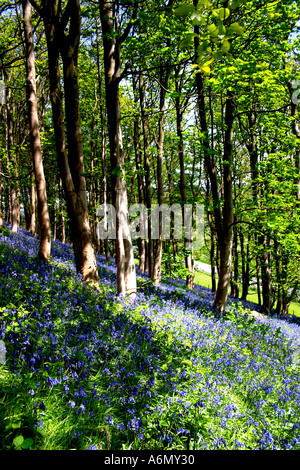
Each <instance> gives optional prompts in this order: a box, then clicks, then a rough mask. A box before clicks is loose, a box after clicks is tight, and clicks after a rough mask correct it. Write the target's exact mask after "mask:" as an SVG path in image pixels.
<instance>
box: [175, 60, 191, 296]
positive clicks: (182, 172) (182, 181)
mask: <svg viewBox="0 0 300 470" xmlns="http://www.w3.org/2000/svg"><path fill="white" fill-rule="evenodd" d="M175 90H176V92H177V97H176V100H175V104H176V131H177V138H178V144H177V148H178V156H179V167H180V183H179V186H180V197H181V204H182V214H183V217H184V205H185V204H187V197H186V178H185V168H184V145H183V129H182V118H183V116H182V110H181V104H180V93H181V88H180V85H179V80H178V69H176V71H175ZM183 220H184V219H183ZM184 258H185V267H186V268H187V269H188V271H189V274H188V275H187V277H186V285H187V286H188V288H189V289H193V287H194V284H193V280H194V269H193V251H192V240H190V239H189V238H187V237H186V236H185V237H184Z"/></svg>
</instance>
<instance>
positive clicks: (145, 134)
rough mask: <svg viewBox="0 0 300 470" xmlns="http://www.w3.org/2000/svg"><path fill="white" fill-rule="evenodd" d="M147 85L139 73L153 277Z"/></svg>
mask: <svg viewBox="0 0 300 470" xmlns="http://www.w3.org/2000/svg"><path fill="white" fill-rule="evenodd" d="M146 87H147V83H146V85H145V84H144V81H143V76H142V72H141V71H140V73H139V100H140V111H141V121H142V129H143V156H144V170H145V196H144V199H145V202H146V207H147V211H148V220H147V227H148V242H147V243H146V263H145V271H148V273H149V277H150V278H152V279H153V277H154V274H153V269H154V253H153V233H152V231H153V230H152V218H151V175H150V161H149V153H148V147H149V142H148V117H147V115H146V112H145V93H146Z"/></svg>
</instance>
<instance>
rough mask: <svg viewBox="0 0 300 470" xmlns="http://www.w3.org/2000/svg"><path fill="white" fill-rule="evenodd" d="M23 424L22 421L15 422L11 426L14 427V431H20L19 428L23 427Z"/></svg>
mask: <svg viewBox="0 0 300 470" xmlns="http://www.w3.org/2000/svg"><path fill="white" fill-rule="evenodd" d="M21 424H22V422H21V421H15V422H13V423H12V424H11V427H12V428H13V429H18V428H20V427H21Z"/></svg>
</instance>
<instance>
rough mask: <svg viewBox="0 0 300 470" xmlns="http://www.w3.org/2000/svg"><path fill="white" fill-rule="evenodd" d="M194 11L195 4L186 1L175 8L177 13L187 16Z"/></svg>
mask: <svg viewBox="0 0 300 470" xmlns="http://www.w3.org/2000/svg"><path fill="white" fill-rule="evenodd" d="M192 11H195V7H194V6H193V5H187V4H186V3H182V4H181V5H179V6H178V7H177V8H175V13H177V15H183V16H187V15H189V14H190V13H191V12H192Z"/></svg>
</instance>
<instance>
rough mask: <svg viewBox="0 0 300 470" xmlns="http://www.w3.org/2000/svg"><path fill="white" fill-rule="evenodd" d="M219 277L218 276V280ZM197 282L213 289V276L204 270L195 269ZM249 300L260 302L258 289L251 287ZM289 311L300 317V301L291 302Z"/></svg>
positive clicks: (195, 280)
mask: <svg viewBox="0 0 300 470" xmlns="http://www.w3.org/2000/svg"><path fill="white" fill-rule="evenodd" d="M217 279H218V278H216V280H217ZM194 282H195V284H199V285H200V286H203V287H208V288H209V289H211V276H210V274H207V273H205V272H202V271H195V278H194ZM247 300H249V301H250V302H253V303H256V304H258V295H257V290H256V289H249V294H248V296H247ZM289 313H290V315H295V316H297V317H300V303H299V302H291V305H290V308H289Z"/></svg>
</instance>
